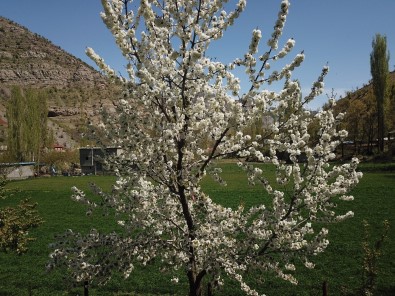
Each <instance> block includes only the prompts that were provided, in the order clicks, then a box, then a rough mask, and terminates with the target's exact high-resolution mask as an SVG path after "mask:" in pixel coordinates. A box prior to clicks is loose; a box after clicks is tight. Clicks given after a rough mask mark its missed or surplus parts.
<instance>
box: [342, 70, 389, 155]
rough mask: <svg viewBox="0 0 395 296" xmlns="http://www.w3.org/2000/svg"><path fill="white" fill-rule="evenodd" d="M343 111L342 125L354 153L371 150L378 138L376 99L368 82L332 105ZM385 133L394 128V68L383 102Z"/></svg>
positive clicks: (370, 151) (367, 152) (368, 152)
mask: <svg viewBox="0 0 395 296" xmlns="http://www.w3.org/2000/svg"><path fill="white" fill-rule="evenodd" d="M335 111H336V112H337V113H339V112H342V113H345V114H346V116H345V119H344V123H343V125H344V126H343V127H344V128H345V129H346V130H347V131H348V139H347V140H348V141H350V142H351V143H353V144H354V150H355V151H354V154H372V153H374V152H375V149H376V148H375V145H376V144H377V143H376V139H377V102H376V98H375V95H374V93H373V86H372V84H371V82H369V83H368V84H366V85H364V86H363V87H361V88H359V89H357V90H356V91H352V92H349V93H348V94H347V95H346V96H345V97H343V98H340V99H339V100H338V101H337V103H336V107H335ZM384 113H385V114H384V115H385V135H386V136H387V135H388V133H389V132H392V131H394V130H395V71H394V72H391V73H389V81H388V93H387V97H386V100H385V104H384Z"/></svg>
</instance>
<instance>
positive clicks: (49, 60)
mask: <svg viewBox="0 0 395 296" xmlns="http://www.w3.org/2000/svg"><path fill="white" fill-rule="evenodd" d="M0 40H1V42H0V84H2V85H11V84H12V85H15V84H17V85H23V86H31V85H34V86H37V85H39V86H40V87H47V86H55V87H57V88H66V87H75V86H77V85H78V86H84V87H95V86H97V87H99V86H102V85H103V84H106V79H105V78H103V77H102V76H101V74H100V73H99V72H97V71H96V70H95V69H93V68H92V67H91V66H89V65H87V64H86V63H84V62H82V61H81V60H80V59H78V58H76V57H74V56H72V55H70V54H68V53H67V52H65V51H64V50H62V49H61V48H60V47H58V46H56V45H54V44H52V43H51V42H50V41H49V40H47V39H45V38H44V37H41V36H39V35H38V34H35V33H32V32H30V31H29V30H28V29H27V28H25V27H23V26H20V25H18V24H16V23H15V22H13V21H11V20H8V19H6V18H3V17H0Z"/></svg>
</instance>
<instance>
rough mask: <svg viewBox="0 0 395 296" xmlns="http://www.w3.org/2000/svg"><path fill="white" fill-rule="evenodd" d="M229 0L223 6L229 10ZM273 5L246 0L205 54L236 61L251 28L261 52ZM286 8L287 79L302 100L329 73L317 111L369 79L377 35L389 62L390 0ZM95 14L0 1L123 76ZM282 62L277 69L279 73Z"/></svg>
mask: <svg viewBox="0 0 395 296" xmlns="http://www.w3.org/2000/svg"><path fill="white" fill-rule="evenodd" d="M234 2H235V0H233V1H232V0H231V1H229V3H230V5H231V3H234ZM280 3H281V0H247V7H246V10H245V11H244V13H243V15H242V16H241V17H240V18H239V19H238V21H237V22H236V23H235V26H233V27H231V28H230V29H228V30H227V31H226V32H225V35H224V38H223V39H221V40H220V41H218V42H216V43H213V44H212V48H210V52H209V54H210V56H212V57H214V58H216V59H217V60H218V61H222V62H224V63H228V62H230V61H232V60H233V59H235V58H237V57H242V56H243V54H244V53H245V52H246V51H247V50H248V46H249V42H250V40H251V32H252V30H253V29H255V28H259V29H260V30H261V31H262V36H263V38H262V42H261V46H262V47H261V48H262V50H266V49H267V48H266V47H265V46H263V45H265V43H266V40H267V39H269V37H270V34H271V33H272V28H273V25H274V22H275V20H276V18H277V13H278V11H279V7H280ZM290 3H291V6H290V10H289V15H288V18H287V21H286V24H285V29H284V31H283V37H282V39H281V40H280V44H279V47H281V46H282V44H283V43H284V42H286V40H287V39H289V38H294V39H295V41H296V45H295V47H294V50H293V51H292V54H291V55H296V54H297V53H299V52H301V51H302V50H304V53H305V61H304V63H303V64H302V66H301V67H300V68H299V69H297V70H296V71H295V72H294V74H293V78H296V79H298V80H299V81H300V82H301V86H302V90H303V93H304V94H305V95H307V92H308V90H309V89H310V87H311V85H312V83H313V82H314V81H315V79H316V78H317V77H318V76H319V74H320V72H321V69H322V67H323V66H325V65H329V68H330V72H329V74H328V75H327V77H326V79H325V95H322V96H321V97H319V98H318V99H316V100H315V101H314V102H312V103H311V104H310V108H311V109H318V108H320V107H321V106H322V105H323V104H324V103H325V101H326V100H327V97H328V96H330V95H331V94H332V93H333V94H335V96H336V98H337V99H338V98H340V97H341V96H343V95H344V94H345V92H346V91H353V90H356V89H357V88H359V87H362V86H363V85H364V84H367V83H368V82H369V80H370V79H371V74H370V53H371V51H372V40H373V37H374V36H375V35H376V34H377V33H379V34H381V35H385V36H386V37H387V47H388V50H389V53H390V57H395V17H394V12H395V0H290ZM101 11H102V7H101V1H100V0H67V1H56V0H36V1H31V0H18V1H16V0H0V15H1V16H3V17H6V18H8V19H11V20H13V21H15V22H17V23H19V24H21V25H23V26H25V27H27V28H28V29H29V30H30V31H32V32H34V33H38V34H40V35H42V36H44V37H45V38H47V39H49V40H51V41H52V42H53V43H54V44H55V45H59V46H60V47H62V48H63V49H64V50H66V51H67V52H69V53H71V54H73V55H74V56H76V57H78V58H80V59H82V60H83V61H85V62H87V63H88V64H90V65H94V63H93V62H92V61H91V60H90V59H89V58H88V57H87V56H86V55H85V49H86V47H92V48H93V49H94V50H95V51H96V52H97V53H98V54H99V55H100V56H101V57H102V58H103V59H104V60H105V61H106V63H108V64H109V65H110V66H111V67H112V68H114V69H116V70H117V71H119V72H120V73H124V69H125V65H126V62H125V60H124V59H123V57H122V56H121V54H120V51H119V50H118V48H117V47H116V45H115V43H114V40H113V38H112V35H111V34H110V32H109V31H108V30H107V28H106V27H105V25H104V24H103V22H102V20H101V18H100V12H101ZM0 42H1V40H0ZM288 62H289V60H285V61H283V63H281V62H279V63H277V64H278V67H280V68H281V67H282V66H284V65H285V63H288ZM389 68H390V70H391V71H393V70H395V60H394V58H390V65H389ZM244 88H245V89H247V82H246V81H245V80H243V78H242V89H244ZM273 88H276V86H273ZM274 90H276V89H274ZM332 90H333V91H332Z"/></svg>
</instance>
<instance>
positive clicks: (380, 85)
mask: <svg viewBox="0 0 395 296" xmlns="http://www.w3.org/2000/svg"><path fill="white" fill-rule="evenodd" d="M372 47H373V50H372V53H371V54H370V72H371V74H372V82H373V90H374V94H375V96H376V101H377V135H378V141H379V151H380V152H383V151H384V129H385V126H384V122H385V121H384V101H385V97H386V93H387V85H388V74H389V69H388V63H389V58H390V55H389V52H388V51H387V38H386V37H385V36H382V35H380V34H376V36H375V38H373V42H372Z"/></svg>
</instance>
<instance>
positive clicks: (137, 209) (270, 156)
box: [49, 0, 362, 295]
mask: <svg viewBox="0 0 395 296" xmlns="http://www.w3.org/2000/svg"><path fill="white" fill-rule="evenodd" d="M226 2H227V1H225V0H213V1H186V0H181V1H166V0H165V1H152V0H141V1H137V3H139V8H138V9H137V10H135V11H131V10H128V9H129V8H130V7H134V5H131V3H132V1H131V0H125V1H123V0H122V1H121V0H103V1H102V3H103V8H104V12H103V13H102V18H103V21H104V23H105V24H106V26H107V27H108V28H109V30H110V31H111V33H112V34H113V35H114V37H115V42H116V44H117V45H118V47H119V48H120V50H121V52H122V54H123V55H124V56H125V58H126V61H127V63H128V67H127V71H128V75H129V77H128V79H126V78H119V79H117V76H116V72H115V71H114V70H112V69H111V68H110V67H108V66H107V65H106V64H105V62H104V60H103V59H102V58H101V57H99V56H98V55H97V54H96V53H95V52H94V51H93V50H92V49H90V48H88V49H87V54H88V55H89V56H90V57H91V58H92V59H93V60H94V61H95V62H96V64H97V65H98V66H99V67H100V69H101V70H102V71H103V73H105V74H106V75H108V76H110V77H112V78H114V80H117V81H116V83H119V84H121V85H122V86H123V94H122V96H121V97H120V98H119V99H115V98H114V105H115V106H116V111H115V112H107V113H105V116H104V117H103V124H104V127H105V128H104V133H105V135H106V137H108V139H107V141H108V142H110V143H112V145H115V146H119V147H120V148H122V153H121V154H120V155H112V156H109V157H107V158H106V159H105V165H108V166H109V167H110V168H112V169H113V170H114V172H115V173H116V177H117V180H116V182H115V183H114V185H113V187H112V190H111V191H110V192H104V191H103V190H101V189H100V188H99V187H98V186H94V187H93V190H94V192H95V193H96V194H97V195H98V197H99V198H94V199H92V200H91V199H89V198H88V197H87V195H85V193H84V192H82V191H81V190H78V189H77V188H73V192H74V193H73V196H72V198H73V199H74V200H76V201H78V202H81V203H83V204H85V205H86V206H87V207H88V210H87V212H88V213H89V214H91V213H94V212H95V211H96V210H99V209H100V208H102V209H103V211H104V212H103V213H104V214H106V215H114V221H115V222H116V224H115V226H114V231H113V232H111V233H100V232H99V231H97V230H95V229H92V230H91V231H90V232H89V233H88V234H85V235H83V234H78V233H75V232H73V231H67V232H66V233H65V234H64V235H63V236H61V237H60V238H59V239H60V243H58V244H54V251H53V252H52V254H51V260H52V261H51V263H50V264H49V267H53V265H59V264H65V265H67V266H68V268H69V269H70V271H71V274H72V275H73V277H74V278H75V279H76V280H77V281H85V280H87V281H98V282H101V283H105V282H106V281H108V280H109V278H110V277H111V274H112V272H114V271H120V272H122V273H123V275H124V276H125V277H128V276H129V275H130V274H131V273H132V272H133V270H134V269H135V268H138V267H139V266H141V265H142V266H144V265H146V264H149V263H151V262H152V261H153V260H154V259H155V262H160V263H161V270H162V271H164V272H167V273H168V274H169V278H168V279H169V281H171V282H172V283H174V284H176V283H178V282H179V281H180V282H181V281H185V282H188V283H190V285H191V286H190V287H191V291H195V292H191V295H192V294H193V293H196V294H197V291H196V287H200V288H203V287H201V285H202V284H203V283H208V282H210V281H213V282H212V284H214V283H217V284H218V285H223V284H225V283H226V281H224V280H223V278H230V279H233V280H234V281H236V282H237V283H238V285H239V286H240V289H241V290H242V291H243V292H244V293H245V294H247V295H259V294H260V293H262V292H264V287H260V286H259V285H256V287H255V285H254V284H256V283H254V282H253V281H251V282H250V281H248V283H247V282H246V281H245V279H244V278H245V277H244V275H245V274H246V273H247V272H254V271H255V270H258V271H259V272H268V274H269V273H270V274H275V275H276V276H277V277H279V278H281V279H283V280H286V281H289V282H291V283H293V284H297V267H296V266H297V265H295V264H294V262H304V265H305V266H306V267H307V268H314V263H312V262H311V261H312V260H313V259H314V257H315V256H318V255H319V254H320V253H322V252H324V251H325V249H326V248H327V246H328V244H329V240H328V230H327V229H325V228H321V229H320V228H319V227H322V225H323V224H325V223H332V222H339V221H342V220H345V219H347V218H350V217H352V216H353V213H352V212H351V211H349V212H346V213H344V212H341V211H339V210H338V209H337V207H336V204H337V201H339V200H345V201H351V200H352V199H353V197H352V196H350V195H348V192H349V191H350V189H351V188H352V187H354V186H355V185H356V184H357V183H358V182H359V180H360V178H361V177H362V174H361V173H359V172H357V171H356V169H357V165H358V159H353V160H352V161H351V162H350V163H347V164H342V165H337V164H334V165H329V161H331V160H333V159H334V158H335V153H334V151H335V148H336V147H337V145H339V144H340V143H341V141H342V139H344V138H345V137H347V132H346V131H344V130H339V124H340V121H341V119H342V117H343V115H339V116H337V117H335V116H334V113H333V106H334V104H335V102H334V101H331V102H330V106H329V108H328V109H327V110H323V111H321V112H319V113H318V114H316V115H314V116H315V118H313V115H312V114H310V112H308V111H307V110H305V105H306V104H307V103H308V102H310V101H311V100H313V99H314V98H315V97H316V96H317V95H319V94H321V93H322V92H323V88H324V77H325V75H326V74H327V73H328V71H329V69H328V67H324V68H323V69H322V71H321V74H320V75H319V76H318V78H317V81H315V82H314V83H313V84H312V86H311V91H310V93H309V94H308V95H307V96H306V97H302V91H301V86H300V85H299V83H298V82H297V81H296V80H293V79H292V73H293V71H294V70H295V69H296V68H297V67H299V66H301V64H302V62H303V60H304V54H303V53H299V54H296V55H295V56H294V58H293V59H292V60H291V61H290V62H289V64H286V65H284V66H283V67H275V68H276V69H277V70H274V71H272V72H270V68H271V67H272V68H274V66H273V65H274V64H275V63H281V61H282V60H281V58H283V57H285V56H287V55H288V54H289V53H290V52H291V51H292V49H293V47H294V44H295V41H294V40H293V39H288V41H286V42H285V45H284V46H283V48H281V49H280V50H278V49H277V48H278V42H279V40H280V37H281V35H282V33H283V28H284V25H285V22H286V18H287V15H288V9H289V5H290V3H289V1H287V0H283V1H281V6H280V12H279V14H278V18H277V20H276V21H275V25H274V30H273V33H272V35H271V37H270V38H269V40H268V42H267V46H268V48H266V51H264V50H262V48H261V47H262V44H261V43H260V40H261V38H262V32H261V31H260V30H259V29H255V30H254V31H253V32H252V39H251V43H250V45H249V47H246V48H245V49H246V53H245V54H244V55H243V56H242V57H238V58H236V59H235V60H234V61H233V62H231V63H230V64H224V63H222V62H221V61H219V60H216V59H211V58H210V57H209V56H208V53H209V51H208V49H209V48H210V45H211V42H215V41H216V40H217V39H220V38H221V37H222V36H223V33H224V31H225V30H226V29H227V28H228V27H229V26H231V25H233V24H234V23H236V21H237V18H238V17H239V16H240V14H241V13H242V12H243V10H244V9H245V7H246V1H245V0H239V1H238V2H237V3H236V4H235V6H234V7H233V8H232V9H230V10H229V11H226V10H225V9H227V8H229V7H231V5H229V4H227V5H225V3H226ZM219 58H220V57H219ZM237 68H242V69H243V70H244V73H245V74H246V78H247V81H249V83H250V87H248V88H246V89H242V88H241V81H243V80H241V79H240V78H239V77H236V76H235V74H236V73H243V71H238V72H236V70H237ZM276 81H281V83H282V84H283V89H282V90H280V91H278V92H274V91H271V90H268V89H265V87H266V86H267V85H270V84H271V83H274V82H276ZM313 119H314V120H315V121H316V123H317V125H318V131H317V134H311V131H310V124H311V122H312V120H313ZM257 122H260V124H259V126H257ZM257 129H259V130H258V131H256V130H257ZM311 139H317V140H314V141H312V140H311ZM226 157H236V158H237V164H235V166H238V167H239V168H240V169H242V170H243V171H244V172H245V174H246V175H247V180H248V182H249V183H250V184H251V185H254V184H255V185H256V186H260V187H261V188H263V190H264V193H262V196H261V197H260V198H259V201H258V204H256V205H254V206H249V207H247V206H246V205H244V204H243V203H242V202H240V204H239V206H237V207H234V208H230V207H225V206H224V205H223V204H219V203H217V202H215V201H214V200H213V199H212V198H211V197H210V196H209V195H208V194H207V193H206V192H204V191H203V189H202V188H201V181H202V179H203V178H204V177H205V176H210V177H212V178H213V179H214V180H215V181H216V182H218V183H219V184H220V185H223V186H225V185H226V182H225V180H223V178H222V170H221V169H220V168H218V167H217V162H216V161H217V160H219V159H222V158H226ZM248 159H253V160H258V161H260V162H261V164H259V165H258V164H256V163H252V162H248V161H247V160H248ZM301 159H305V160H303V161H301ZM271 166H274V167H275V172H274V174H275V178H271V176H270V174H272V173H271V172H269V171H268V168H270V167H271ZM238 182H242V180H238ZM213 194H215V193H213ZM229 198H234V199H239V198H240V199H241V200H242V199H243V198H245V197H242V196H240V197H239V196H236V195H235V194H230V197H229ZM93 200H94V201H93ZM268 254H275V256H271V255H268ZM132 263H133V264H132ZM181 269H183V270H186V271H187V276H188V279H183V278H178V277H176V276H174V274H175V271H177V270H181ZM207 274H209V276H207ZM199 279H203V280H202V281H201V282H199ZM194 289H195V290H194Z"/></svg>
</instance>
